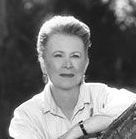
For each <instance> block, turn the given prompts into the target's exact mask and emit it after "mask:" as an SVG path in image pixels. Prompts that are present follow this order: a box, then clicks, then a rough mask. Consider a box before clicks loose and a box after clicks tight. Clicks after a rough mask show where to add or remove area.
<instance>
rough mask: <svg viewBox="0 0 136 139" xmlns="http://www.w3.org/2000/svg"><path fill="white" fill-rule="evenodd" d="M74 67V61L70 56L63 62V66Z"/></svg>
mask: <svg viewBox="0 0 136 139" xmlns="http://www.w3.org/2000/svg"><path fill="white" fill-rule="evenodd" d="M72 67H73V64H72V61H71V60H70V59H69V58H66V59H65V60H64V63H63V68H66V69H71V68H72Z"/></svg>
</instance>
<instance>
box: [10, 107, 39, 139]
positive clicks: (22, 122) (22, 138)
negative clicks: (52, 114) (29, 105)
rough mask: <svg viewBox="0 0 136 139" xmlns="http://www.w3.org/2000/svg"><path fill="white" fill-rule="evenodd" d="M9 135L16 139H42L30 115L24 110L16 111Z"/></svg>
mask: <svg viewBox="0 0 136 139" xmlns="http://www.w3.org/2000/svg"><path fill="white" fill-rule="evenodd" d="M9 135H10V136H11V137H13V138H14V139H41V137H40V135H39V134H38V132H37V130H36V129H35V127H34V125H33V122H32V120H31V118H30V117H29V115H28V114H27V113H26V112H25V111H23V110H22V109H16V110H15V111H14V117H13V118H12V120H11V123H10V126H9Z"/></svg>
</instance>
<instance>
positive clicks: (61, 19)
mask: <svg viewBox="0 0 136 139" xmlns="http://www.w3.org/2000/svg"><path fill="white" fill-rule="evenodd" d="M58 33H61V34H66V35H74V36H77V37H79V38H81V39H82V41H83V43H84V49H85V52H86V54H87V55H88V48H89V47H90V46H91V42H90V29H89V27H88V26H87V25H86V24H85V23H83V22H81V21H79V20H78V19H76V18H75V17H73V16H53V17H52V18H50V19H49V20H47V21H45V22H44V23H43V25H42V26H41V28H40V31H39V34H38V40H37V52H38V59H39V62H40V64H41V66H42V65H43V64H44V63H43V62H44V59H43V57H44V52H45V48H46V45H47V41H48V39H49V37H50V36H51V35H53V34H58Z"/></svg>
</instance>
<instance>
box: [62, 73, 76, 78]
mask: <svg viewBox="0 0 136 139" xmlns="http://www.w3.org/2000/svg"><path fill="white" fill-rule="evenodd" d="M60 76H61V77H64V78H72V77H74V74H72V73H70V74H66V73H62V74H60Z"/></svg>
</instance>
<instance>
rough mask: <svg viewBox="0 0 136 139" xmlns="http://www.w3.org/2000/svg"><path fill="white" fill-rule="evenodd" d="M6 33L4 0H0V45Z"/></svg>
mask: <svg viewBox="0 0 136 139" xmlns="http://www.w3.org/2000/svg"><path fill="white" fill-rule="evenodd" d="M6 35H7V28H6V0H0V46H2V42H3V39H4V37H5V36H6Z"/></svg>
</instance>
